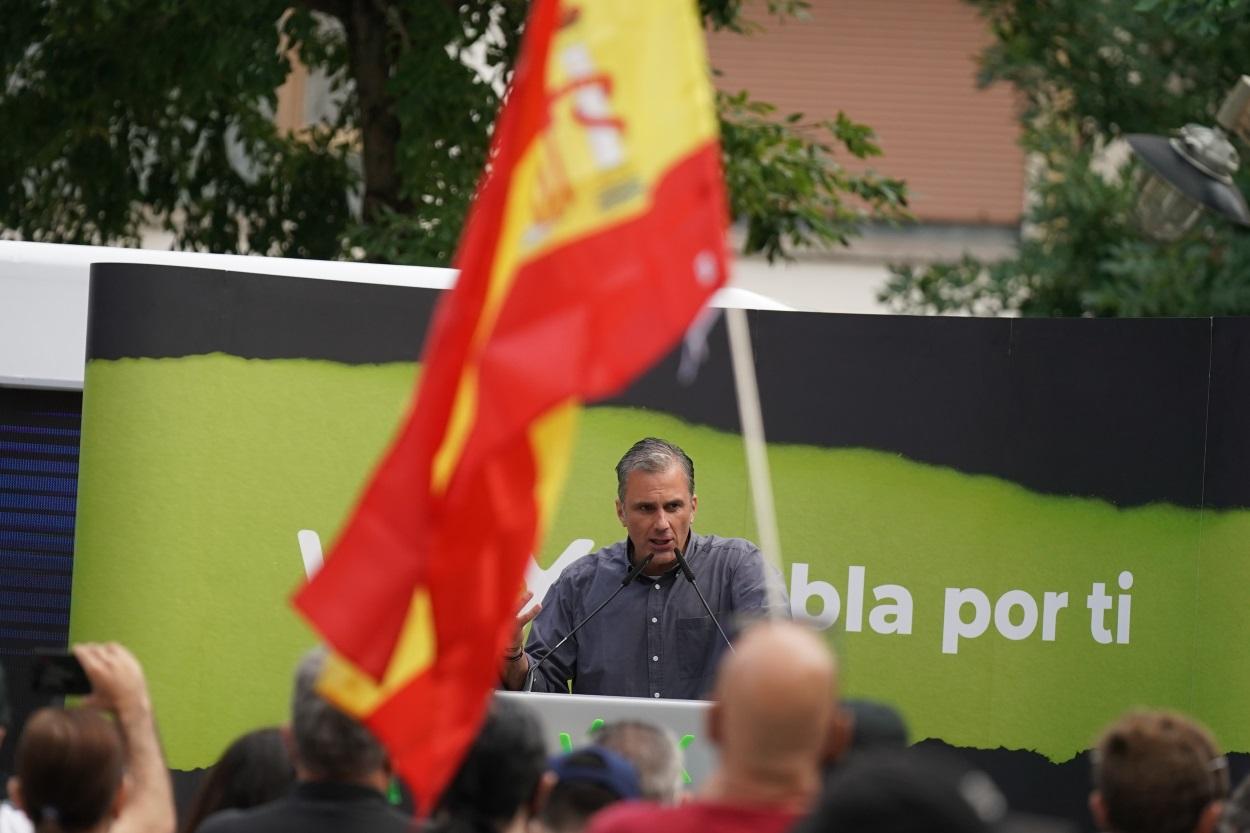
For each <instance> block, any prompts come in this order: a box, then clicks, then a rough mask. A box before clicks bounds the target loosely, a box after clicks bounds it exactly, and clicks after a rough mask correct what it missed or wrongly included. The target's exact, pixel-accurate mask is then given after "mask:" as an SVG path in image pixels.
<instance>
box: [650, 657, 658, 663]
mask: <svg viewBox="0 0 1250 833" xmlns="http://www.w3.org/2000/svg"><path fill="white" fill-rule="evenodd" d="M651 661H652V662H659V661H660V658H659V657H652V658H651Z"/></svg>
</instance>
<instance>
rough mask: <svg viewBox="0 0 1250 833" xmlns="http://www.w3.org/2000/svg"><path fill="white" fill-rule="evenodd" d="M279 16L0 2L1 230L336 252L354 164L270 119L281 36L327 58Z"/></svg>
mask: <svg viewBox="0 0 1250 833" xmlns="http://www.w3.org/2000/svg"><path fill="white" fill-rule="evenodd" d="M283 8H284V3H282V2H268V3H266V2H254V3H207V4H191V5H187V4H182V3H175V2H172V0H165V1H163V2H162V1H159V0H112V2H108V3H91V2H51V0H46V2H40V3H34V2H29V0H0V17H2V18H3V19H4V20H5V25H4V27H0V76H2V77H4V78H6V79H7V84H6V88H5V90H4V92H3V94H0V124H4V125H5V127H6V136H5V141H4V142H3V143H0V227H4V228H7V229H12V230H14V231H16V232H18V233H19V234H21V235H23V236H25V237H29V238H30V239H34V240H46V241H52V242H69V243H112V242H121V243H132V244H133V243H135V242H137V239H138V236H139V232H140V229H141V228H142V226H143V225H144V224H145V223H147V222H151V221H155V222H157V223H159V224H160V225H162V226H164V227H166V228H169V229H170V230H174V231H176V232H177V234H178V238H177V239H178V245H179V246H181V247H183V248H197V249H209V250H213V251H225V252H231V251H260V252H266V253H269V254H282V255H295V256H302V257H332V256H334V255H336V254H338V252H339V246H338V243H337V240H336V238H337V233H338V229H340V228H341V227H342V225H343V223H344V221H345V219H346V217H347V197H346V190H345V188H344V187H343V183H345V182H348V181H350V172H349V169H348V165H347V153H346V151H345V149H344V148H342V147H335V146H334V145H333V144H332V143H330V142H329V141H327V140H326V139H325V137H313V138H312V139H310V140H309V141H301V140H297V139H295V138H292V137H284V136H280V135H278V134H277V132H276V131H275V130H274V128H273V126H272V118H271V114H272V112H273V107H274V103H275V93H274V91H275V89H276V88H277V86H278V85H279V84H281V83H282V81H283V79H284V78H285V77H286V74H287V72H288V69H289V67H288V62H287V61H286V59H285V58H284V57H283V56H282V55H280V54H279V50H278V42H279V37H280V34H285V35H286V36H287V37H290V38H292V40H293V42H295V43H297V44H306V45H307V47H308V48H309V50H310V51H312V50H320V51H321V52H322V53H324V54H326V55H329V56H333V55H334V54H335V53H334V51H333V50H332V49H331V48H330V46H329V45H328V44H323V43H320V42H319V38H318V35H317V34H316V31H315V27H313V26H312V25H311V23H310V19H309V16H308V14H307V13H306V12H304V13H296V14H293V15H290V16H288V17H286V18H285V19H284V20H283V22H282V23H281V24H279V23H278V21H279V19H280V17H281V16H282V11H283ZM245 156H250V163H246V162H245V160H244V157H245ZM232 157H233V158H232Z"/></svg>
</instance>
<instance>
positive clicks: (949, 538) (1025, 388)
mask: <svg viewBox="0 0 1250 833" xmlns="http://www.w3.org/2000/svg"><path fill="white" fill-rule="evenodd" d="M171 272H177V273H178V274H170V273H171ZM92 293H93V294H92V310H91V314H92V337H91V343H90V344H89V347H88V350H89V362H88V364H87V369H86V384H85V398H84V409H83V444H82V458H81V477H80V488H79V503H78V527H77V528H78V533H77V534H78V538H77V549H76V561H75V574H74V588H73V609H72V618H71V638H72V639H73V640H75V641H78V640H86V639H118V640H121V641H123V642H125V643H127V644H128V645H130V646H132V647H133V648H134V649H135V650H136V652H137V653H138V655H139V656H140V657H141V659H142V660H143V661H144V663H145V665H146V667H147V668H148V670H149V673H150V677H151V685H152V692H153V700H154V702H155V703H156V705H157V708H158V711H159V718H160V721H161V725H162V727H163V735H164V739H165V742H166V745H167V751H168V754H169V759H170V764H171V765H172V766H174V767H176V768H180V769H189V768H193V767H200V766H205V765H207V764H209V763H211V762H212V761H213V760H214V759H215V758H216V756H217V755H218V754H219V752H220V751H221V749H222V748H223V747H224V746H225V744H226V743H228V742H229V741H230V740H231V739H233V738H234V737H235V736H237V735H238V734H239V733H241V732H243V731H245V730H247V729H250V728H253V727H255V726H257V725H260V724H263V723H275V722H281V721H282V720H284V718H285V715H286V698H287V695H288V691H289V678H290V672H291V668H292V667H293V664H294V662H295V659H296V657H297V656H298V655H299V653H300V652H301V651H302V650H303V649H304V648H306V647H307V646H308V645H309V644H311V643H312V641H313V636H312V634H311V632H310V631H309V630H308V629H307V628H306V627H305V626H304V625H303V624H302V623H301V622H300V621H299V620H298V619H297V617H296V616H295V615H294V614H293V613H292V611H291V608H290V607H289V605H288V601H287V600H288V597H289V595H290V593H291V592H292V591H293V589H294V588H295V587H297V586H298V584H299V583H300V582H301V581H302V580H303V577H304V570H305V558H306V557H307V556H309V555H310V553H312V551H313V550H315V549H316V546H317V544H318V542H319V543H320V545H321V546H322V547H324V549H326V550H328V549H329V547H330V544H331V542H332V541H333V540H334V536H335V535H336V534H337V531H338V529H339V528H340V526H341V524H342V523H343V521H344V519H345V515H346V513H347V512H348V511H349V509H350V508H351V506H352V503H353V501H354V500H355V498H356V495H357V492H358V490H359V489H360V488H361V487H362V485H363V483H364V481H365V479H366V477H367V475H368V473H369V471H370V469H371V467H372V465H373V464H374V462H375V461H376V459H377V458H378V456H379V454H380V453H381V452H382V450H383V449H384V448H385V447H386V444H387V442H388V441H389V439H390V436H391V434H392V432H393V431H394V430H395V428H396V427H397V425H398V422H399V420H400V418H401V416H402V414H403V413H404V410H405V408H406V407H407V405H408V402H409V401H410V397H411V391H412V387H413V383H414V380H415V377H416V375H417V365H416V363H415V362H414V361H413V357H414V356H415V353H416V351H417V349H418V347H419V339H420V336H421V333H422V332H423V328H424V326H425V318H428V311H429V308H430V305H431V303H432V299H433V294H434V293H431V292H428V291H424V290H409V289H397V288H391V287H386V288H377V287H374V288H369V289H366V288H362V287H360V286H357V285H348V284H336V283H333V282H326V281H310V280H300V279H291V278H275V277H264V276H253V275H239V274H226V273H211V272H200V271H198V270H171V269H168V268H164V267H161V268H153V267H136V266H124V267H123V266H118V267H96V272H95V274H94V277H93V289H92ZM370 293H374V294H373V295H370ZM362 294H363V296H366V297H365V299H364V300H361V297H362ZM414 299H415V300H414ZM139 311H141V313H140V312H139ZM422 316H424V318H423V317H422ZM417 319H420V320H417ZM241 321H244V322H245V323H246V325H247V326H243V325H242V324H241V323H240V322H241ZM214 322H215V324H216V329H214V327H213V326H210V324H213V323H214ZM379 322H382V323H381V324H380V323H379ZM752 328H753V333H754V336H755V341H756V346H757V349H758V351H759V352H758V356H757V365H758V366H757V372H758V373H759V375H760V378H761V388H762V394H763V401H764V406H765V425H766V428H767V429H769V431H770V439H772V440H773V441H772V442H771V444H770V449H769V458H770V464H771V467H772V475H773V480H774V489H775V499H776V504H777V510H778V515H779V524H780V531H781V538H782V546H783V550H784V552H783V555H784V561H785V564H786V571H785V572H786V575H785V579H786V582H787V586H788V589H789V592H790V596H791V601H792V606H793V608H794V610H795V612H796V614H800V615H802V614H806V615H807V616H809V617H810V618H811V619H812V621H813V622H814V623H815V624H816V625H817V626H818V627H821V628H822V629H823V632H824V633H825V634H826V635H827V636H828V639H829V640H830V642H831V644H833V645H834V646H836V648H837V650H838V652H839V655H840V660H841V663H842V669H843V678H844V684H845V691H846V693H848V694H852V695H861V696H867V697H873V698H876V699H881V700H885V701H887V702H891V703H893V704H895V705H896V706H898V707H899V708H900V709H901V710H902V711H903V713H904V714H905V716H906V718H907V720H908V721H909V723H910V725H911V727H912V733H913V736H914V737H915V738H917V739H920V738H927V737H929V738H939V739H942V740H944V741H945V742H947V743H950V744H953V745H956V746H964V747H973V748H979V749H994V748H998V747H1004V748H1007V749H1020V750H1032V751H1034V752H1037V753H1039V754H1041V755H1044V756H1046V757H1047V758H1049V759H1050V760H1052V761H1055V762H1062V761H1065V760H1068V759H1070V758H1072V757H1073V756H1075V755H1077V754H1078V753H1079V752H1081V751H1082V750H1084V749H1086V748H1087V747H1088V746H1089V743H1090V741H1091V739H1092V737H1093V735H1094V734H1095V733H1096V731H1097V730H1098V728H1099V727H1100V726H1102V725H1104V724H1105V723H1106V722H1108V721H1109V720H1110V719H1111V718H1112V717H1114V716H1115V715H1117V714H1118V713H1120V712H1121V711H1123V710H1124V709H1125V708H1127V707H1129V706H1133V705H1150V706H1170V707H1175V708H1180V709H1183V710H1186V711H1188V712H1191V713H1193V714H1195V715H1197V716H1198V717H1200V718H1201V719H1202V720H1204V721H1205V722H1207V723H1208V724H1209V725H1210V726H1211V727H1212V728H1213V729H1214V731H1215V732H1216V734H1217V736H1218V737H1219V739H1220V740H1221V742H1222V743H1223V744H1224V745H1225V747H1227V748H1228V749H1229V750H1233V751H1247V750H1250V725H1248V723H1247V721H1246V720H1245V719H1244V717H1241V716H1240V714H1239V712H1240V709H1239V706H1240V702H1241V701H1242V699H1243V698H1242V697H1241V696H1240V695H1241V694H1243V693H1246V692H1250V670H1246V669H1244V668H1242V667H1241V666H1242V664H1241V663H1238V662H1237V661H1236V660H1235V659H1234V656H1235V652H1234V651H1230V650H1229V646H1230V645H1235V644H1236V643H1237V641H1238V640H1239V639H1240V638H1241V637H1242V636H1243V635H1244V634H1246V633H1250V611H1248V610H1247V607H1246V605H1245V604H1244V603H1243V602H1242V601H1241V599H1240V598H1239V596H1240V589H1241V588H1242V587H1244V586H1246V584H1247V578H1250V575H1248V573H1250V558H1247V556H1246V542H1247V541H1250V511H1247V509H1246V508H1244V507H1245V506H1246V505H1247V503H1250V501H1248V500H1247V499H1246V498H1247V493H1248V492H1250V487H1248V486H1247V484H1246V483H1245V482H1243V481H1244V480H1245V477H1244V474H1243V473H1244V472H1245V471H1246V470H1247V469H1246V468H1245V465H1246V463H1247V462H1250V459H1248V457H1250V455H1248V454H1247V448H1248V445H1247V442H1246V440H1245V439H1244V438H1242V437H1241V434H1242V433H1244V432H1245V430H1244V426H1245V425H1246V424H1248V423H1247V422H1246V421H1245V419H1244V417H1245V415H1246V414H1247V413H1248V412H1250V406H1248V403H1250V393H1248V392H1247V389H1246V386H1244V385H1242V383H1241V382H1240V378H1242V377H1247V378H1250V374H1247V372H1246V371H1247V370H1250V368H1248V367H1246V366H1245V365H1246V364H1247V363H1248V362H1245V361H1243V360H1242V359H1241V356H1242V354H1243V353H1245V352H1246V351H1245V350H1244V349H1243V348H1242V344H1243V342H1244V341H1245V339H1246V336H1247V335H1248V334H1250V328H1247V327H1246V326H1245V324H1244V322H1241V321H1236V320H1227V321H1226V320H1219V321H1214V322H1213V321H1211V320H1208V319H1203V320H1195V321H1186V322H1175V321H1157V322H1149V321H1143V322H1104V321H1081V322H1047V321H1033V322H1014V323H1013V322H1007V321H1001V322H1000V321H974V320H968V319H926V320H918V319H905V318H890V317H872V318H867V317H854V316H835V315H804V314H794V313H756V314H753V317H752ZM252 330H255V331H256V332H252ZM245 331H247V332H245ZM365 331H367V332H365ZM384 331H385V332H384ZM358 336H359V337H358ZM622 337H624V336H622ZM414 339H415V343H414ZM363 342H368V343H367V344H365V346H363V347H362V343H363ZM709 348H710V352H711V359H710V360H709V361H708V363H707V364H706V365H705V366H704V368H703V369H702V371H701V372H700V374H699V377H698V379H697V381H696V382H694V384H693V385H691V386H683V385H682V384H681V383H679V382H678V381H677V373H676V367H677V365H678V363H679V362H680V359H681V357H680V356H678V355H674V356H673V357H671V358H670V359H669V360H666V362H665V363H664V364H663V365H661V366H660V367H658V368H656V369H655V370H654V371H653V372H652V373H651V374H649V375H648V377H646V378H645V379H643V380H642V381H640V382H639V383H638V384H637V385H635V386H634V387H633V388H631V389H630V390H629V391H626V392H624V393H622V394H621V396H620V397H619V398H618V399H616V400H613V401H611V402H607V403H601V404H599V405H596V406H595V407H592V408H590V409H588V410H587V411H586V413H585V414H584V417H583V419H582V421H581V426H580V429H579V436H578V440H577V445H576V451H575V455H574V459H573V463H572V468H571V472H570V479H569V485H568V488H567V489H566V494H565V496H564V499H563V502H562V504H561V507H560V510H559V513H558V515H557V518H556V520H555V522H554V524H553V526H552V528H551V529H550V530H549V531H548V534H547V536H546V540H545V541H544V543H543V546H542V548H541V552H540V553H538V563H539V564H540V565H541V566H542V567H550V566H551V565H552V564H553V563H554V562H555V561H556V560H557V559H558V558H559V557H560V556H561V555H562V554H565V553H566V552H567V553H569V554H570V556H572V555H577V554H580V553H584V552H589V551H591V550H593V549H597V548H598V547H600V546H604V545H606V544H608V543H611V542H612V541H614V540H617V539H619V538H620V537H621V535H622V531H621V529H620V526H619V524H618V522H617V521H616V518H615V516H614V513H613V505H612V502H613V499H614V497H615V488H616V485H615V478H614V473H613V466H614V465H615V463H616V461H617V459H618V458H619V456H620V455H621V453H622V452H623V451H624V450H625V449H626V448H628V447H629V445H630V444H631V443H633V442H634V441H635V440H637V439H638V438H639V437H642V436H645V435H657V436H662V437H665V438H667V439H670V440H673V441H675V442H677V443H678V444H680V445H682V446H683V447H684V448H685V449H686V450H687V451H688V452H689V453H690V455H691V456H692V457H693V458H694V460H695V464H696V467H697V472H696V473H697V484H698V494H699V513H698V517H697V520H696V528H697V529H699V530H700V531H703V532H715V533H717V534H721V535H728V536H743V537H747V538H755V530H754V527H753V520H752V517H753V515H752V511H751V505H750V500H751V498H750V495H749V492H748V489H747V486H746V474H745V463H744V454H743V450H742V444H741V439H740V437H739V436H738V434H737V431H736V416H735V410H734V404H733V391H732V388H731V387H730V386H729V384H728V382H727V374H728V371H727V367H728V365H727V362H728V359H727V351H726V350H725V349H724V344H723V333H722V331H721V330H720V329H719V328H717V329H714V330H713V333H712V336H711V340H710V342H709ZM1247 355H1250V354H1247ZM301 533H303V534H302V536H301ZM550 578H551V576H550V575H547V576H539V577H536V581H537V582H538V583H539V584H540V585H541V584H542V582H543V581H545V580H550Z"/></svg>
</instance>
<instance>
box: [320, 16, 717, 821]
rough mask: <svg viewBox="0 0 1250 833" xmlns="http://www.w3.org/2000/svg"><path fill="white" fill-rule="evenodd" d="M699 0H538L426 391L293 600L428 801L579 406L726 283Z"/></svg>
mask: <svg viewBox="0 0 1250 833" xmlns="http://www.w3.org/2000/svg"><path fill="white" fill-rule="evenodd" d="M726 220H727V213H726V207H725V197H724V185H723V181H722V177H721V170H720V149H719V146H718V143H717V134H716V118H715V112H714V103H713V98H712V90H711V86H710V83H709V73H708V68H707V62H706V57H705V54H704V45H703V32H702V30H701V28H700V21H699V18H698V14H697V11H696V8H695V3H694V2H693V0H684V1H683V2H674V0H536V2H535V3H534V6H533V8H532V10H531V14H530V20H529V23H528V25H527V30H526V35H525V42H524V44H523V47H522V51H521V56H520V59H519V61H518V64H517V70H516V74H515V77H514V81H513V87H512V89H511V91H510V93H509V95H508V97H507V99H506V103H505V105H504V107H503V110H502V111H501V113H500V116H499V122H498V125H497V130H496V133H495V137H494V143H493V147H492V154H491V169H490V171H489V173H488V175H487V177H486V178H485V180H484V182H483V185H482V188H481V190H480V192H479V194H478V197H477V200H476V202H475V203H474V205H473V208H472V211H471V212H470V215H469V218H468V221H467V225H466V228H465V232H464V236H463V238H462V239H461V243H460V250H459V254H458V261H459V267H460V277H459V279H458V281H457V283H456V286H455V289H454V290H452V291H451V292H450V293H448V295H447V296H446V297H445V298H444V299H443V300H442V302H441V303H440V306H439V308H438V310H437V312H436V313H435V319H434V323H433V327H432V329H431V332H430V336H429V340H428V341H427V343H426V347H425V353H424V357H423V370H422V377H421V380H420V383H419V386H418V390H417V395H416V401H415V406H414V408H413V410H412V412H411V414H410V416H409V418H408V420H407V422H406V423H405V425H404V426H403V427H402V429H401V431H400V434H399V436H398V437H397V439H396V441H395V443H394V445H393V446H392V447H391V448H390V450H389V451H388V452H387V454H386V456H385V458H384V459H383V461H382V463H381V464H380V466H379V468H378V469H377V471H376V472H375V473H374V477H373V480H372V481H371V482H370V484H369V485H368V487H367V489H366V491H365V493H364V495H363V497H362V498H361V500H360V503H359V504H358V505H357V507H356V509H355V511H354V514H353V515H352V516H351V518H350V519H349V521H348V524H347V526H346V528H345V530H344V531H343V533H342V535H341V537H340V538H339V540H338V541H337V543H336V545H335V546H334V548H333V550H332V552H331V554H330V557H329V559H328V560H327V562H326V565H325V567H324V568H323V569H322V570H321V572H320V573H318V574H317V576H316V577H315V578H313V580H312V581H311V582H310V583H309V584H307V585H306V586H305V587H303V588H302V589H301V590H300V591H299V593H298V594H297V595H296V597H295V604H296V606H297V607H298V608H299V609H300V610H301V611H302V612H303V613H304V615H305V616H306V617H307V618H308V619H309V620H310V621H311V622H312V624H313V625H314V626H315V627H316V629H317V630H318V631H319V632H320V633H321V634H322V635H323V636H324V637H325V639H326V641H327V642H328V643H329V644H330V646H331V647H332V648H333V650H334V652H335V658H334V660H333V661H332V663H331V665H330V668H329V670H328V672H327V674H326V676H325V677H324V678H323V680H322V690H323V691H324V692H325V693H326V694H327V695H328V696H330V697H331V698H332V699H333V700H334V701H335V702H337V703H338V704H339V705H340V706H341V707H343V708H345V709H346V710H348V711H350V712H351V713H353V714H356V715H357V716H359V717H360V718H361V719H362V720H364V721H365V722H366V723H367V724H368V725H369V726H370V727H371V728H372V729H373V730H374V732H375V733H376V734H377V735H378V737H379V738H381V739H382V741H383V742H384V743H385V744H386V746H387V747H388V749H389V750H390V752H391V754H392V759H393V760H394V762H395V764H396V766H397V768H398V769H399V771H400V773H401V774H402V775H403V776H404V777H405V779H406V780H407V781H408V783H409V785H410V787H411V788H412V789H413V791H414V793H415V794H416V795H417V796H418V798H419V799H420V800H421V802H422V803H423V804H424V805H426V806H428V805H429V803H430V802H432V801H433V800H434V798H436V797H437V795H438V793H439V792H440V791H441V790H442V788H443V787H444V786H445V785H446V783H447V782H448V780H449V779H450V778H451V777H452V775H454V773H455V769H456V767H457V765H458V764H459V761H460V758H461V757H462V755H463V752H464V750H465V748H466V746H467V745H468V743H469V742H470V741H471V740H472V737H473V735H474V733H475V732H476V730H477V727H478V725H479V724H480V719H481V716H482V714H483V712H484V708H485V703H486V698H487V695H488V693H489V692H490V691H491V689H492V688H494V686H495V685H496V682H497V673H498V665H499V657H500V655H501V653H502V651H503V650H504V647H505V645H506V643H507V642H508V640H509V638H510V634H511V630H512V622H513V614H514V612H515V604H516V600H517V594H518V592H519V590H520V588H521V586H522V580H523V575H524V570H525V565H526V562H527V559H528V558H529V556H530V554H531V553H532V552H533V551H534V550H535V548H536V546H537V544H538V542H539V539H540V535H541V532H542V530H543V528H544V525H545V522H546V520H547V519H548V518H549V517H550V515H551V511H552V509H553V505H554V502H555V499H556V494H557V492H558V488H559V485H560V483H561V481H562V475H563V471H564V469H565V466H566V463H567V460H568V456H569V449H570V445H571V442H572V433H573V421H574V414H575V409H576V406H577V405H578V404H579V403H580V402H581V401H584V400H590V399H595V398H600V397H603V396H606V395H609V394H612V393H614V392H616V391H618V390H620V389H621V388H622V387H623V386H624V385H626V384H627V383H628V382H629V381H630V380H631V379H632V378H634V377H635V376H636V375H638V374H639V373H641V372H642V371H643V370H645V369H646V368H647V367H648V366H649V365H651V364H652V363H654V362H655V361H656V360H658V359H659V358H660V357H661V356H663V355H664V353H665V352H666V351H667V350H669V349H670V348H671V347H672V346H673V345H674V344H675V343H676V342H677V341H678V339H679V338H680V337H681V335H682V333H683V332H684V330H685V328H686V327H687V326H688V325H689V323H690V322H691V320H692V319H693V318H694V316H695V315H696V314H697V312H698V311H699V309H700V308H701V307H702V306H703V305H704V304H705V303H706V301H707V300H708V298H709V297H710V295H711V294H712V292H713V291H715V290H716V289H717V288H718V287H720V286H721V285H722V284H723V283H724V280H725V277H726V252H725V225H726Z"/></svg>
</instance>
